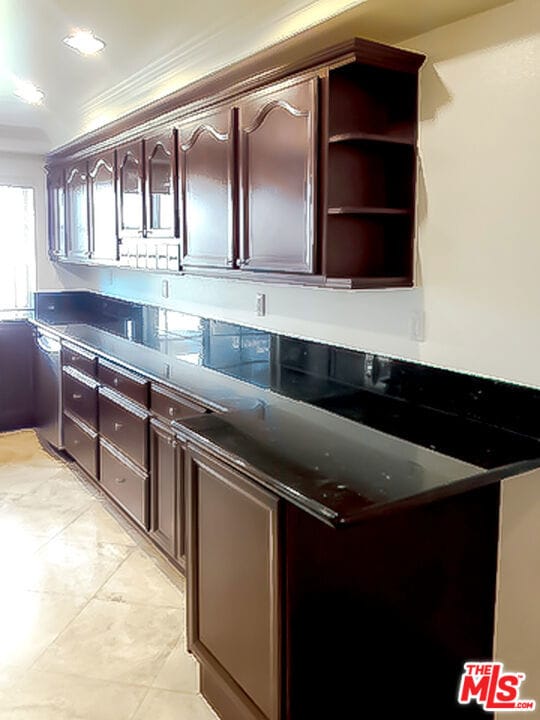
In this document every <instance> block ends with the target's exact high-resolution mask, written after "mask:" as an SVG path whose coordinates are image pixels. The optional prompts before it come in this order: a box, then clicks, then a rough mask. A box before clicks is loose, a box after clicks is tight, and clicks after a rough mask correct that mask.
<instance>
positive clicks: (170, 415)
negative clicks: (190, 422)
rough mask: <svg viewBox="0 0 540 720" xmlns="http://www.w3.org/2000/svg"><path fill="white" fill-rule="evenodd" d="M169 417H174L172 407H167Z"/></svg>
mask: <svg viewBox="0 0 540 720" xmlns="http://www.w3.org/2000/svg"><path fill="white" fill-rule="evenodd" d="M169 417H174V408H173V407H170V408H169Z"/></svg>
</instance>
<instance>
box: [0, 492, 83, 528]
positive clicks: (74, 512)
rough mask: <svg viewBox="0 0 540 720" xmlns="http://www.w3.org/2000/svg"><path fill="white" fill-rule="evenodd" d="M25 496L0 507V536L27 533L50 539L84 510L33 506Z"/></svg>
mask: <svg viewBox="0 0 540 720" xmlns="http://www.w3.org/2000/svg"><path fill="white" fill-rule="evenodd" d="M27 497H28V496H26V495H22V496H21V497H19V498H16V499H12V500H9V501H8V502H6V503H4V504H3V505H2V506H1V507H0V534H9V533H28V534H30V535H43V536H46V537H48V538H52V537H54V536H55V535H57V534H58V533H59V532H61V531H62V530H64V529H65V528H66V527H67V526H68V525H69V524H70V523H71V522H73V520H75V518H77V517H78V516H79V515H80V514H81V512H83V511H84V509H81V508H80V507H77V508H65V507H64V508H57V507H47V506H43V505H42V506H39V505H35V504H34V503H33V502H32V501H30V502H29V501H28V500H27Z"/></svg>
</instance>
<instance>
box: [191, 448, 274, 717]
mask: <svg viewBox="0 0 540 720" xmlns="http://www.w3.org/2000/svg"><path fill="white" fill-rule="evenodd" d="M186 466H187V474H186V480H187V482H186V486H187V497H186V500H187V531H188V542H187V548H188V553H187V588H188V647H189V649H190V650H191V651H192V652H193V654H194V655H195V656H196V657H197V658H198V660H199V661H200V662H201V666H202V669H201V689H202V692H203V694H204V695H205V697H206V698H207V699H208V701H209V702H210V704H211V705H213V706H214V708H216V710H217V711H218V714H219V715H220V717H221V720H279V718H280V717H281V707H280V705H281V704H280V691H281V688H280V674H281V642H280V636H281V629H280V625H281V613H280V600H279V598H280V570H279V568H280V553H281V548H280V541H279V534H278V516H279V512H280V503H279V501H278V498H277V497H276V496H274V495H273V494H271V493H269V492H267V491H266V490H264V489H262V488H261V487H260V486H257V485H256V484H255V483H253V482H252V481H251V480H249V479H248V478H247V477H245V476H244V475H242V474H240V473H238V472H236V471H235V470H233V469H232V468H230V467H229V466H227V465H225V464H223V463H221V462H220V461H218V460H216V459H214V458H213V457H211V456H210V455H207V454H206V453H205V452H203V451H201V450H199V449H195V448H194V447H192V446H191V445H190V446H189V448H188V451H187V463H186Z"/></svg>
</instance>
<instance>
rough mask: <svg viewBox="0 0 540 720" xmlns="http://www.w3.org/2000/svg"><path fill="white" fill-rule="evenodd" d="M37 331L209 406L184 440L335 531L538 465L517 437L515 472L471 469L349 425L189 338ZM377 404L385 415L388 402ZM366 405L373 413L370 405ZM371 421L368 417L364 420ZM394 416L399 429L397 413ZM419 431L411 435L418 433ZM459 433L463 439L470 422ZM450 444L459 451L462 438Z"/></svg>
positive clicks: (83, 327)
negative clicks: (235, 369) (209, 362)
mask: <svg viewBox="0 0 540 720" xmlns="http://www.w3.org/2000/svg"><path fill="white" fill-rule="evenodd" d="M32 322H33V323H34V324H35V325H36V326H37V327H39V328H41V329H44V330H48V331H52V332H55V333H57V334H58V335H60V336H61V337H62V338H64V339H67V340H72V341H73V342H76V343H77V344H80V345H82V346H83V347H85V348H87V349H88V350H91V351H94V352H96V353H97V354H99V355H101V356H103V357H105V358H107V359H110V360H113V361H117V362H119V363H121V364H122V365H124V366H126V367H127V368H129V369H131V370H134V371H136V372H139V373H142V374H144V375H146V376H148V377H149V378H150V379H152V380H155V381H159V382H160V383H162V384H166V385H169V386H171V387H173V388H176V389H179V390H182V391H184V392H185V393H188V394H189V395H191V396H192V397H193V398H194V399H196V400H197V399H198V400H200V401H203V402H205V403H206V404H207V405H209V406H211V407H213V408H214V410H215V413H213V414H209V415H205V416H200V417H196V418H192V419H189V420H186V421H185V422H183V423H182V424H178V425H177V429H178V432H179V433H181V434H183V435H185V436H186V437H187V438H188V440H189V441H191V442H194V443H196V444H197V445H199V446H202V447H203V448H204V447H206V448H208V449H211V450H212V451H213V452H214V453H216V454H218V455H220V456H221V457H223V458H224V459H226V460H228V461H229V462H231V463H233V464H234V465H235V466H236V467H237V468H239V469H242V470H244V471H245V472H247V473H248V474H250V475H251V476H253V477H254V478H255V479H256V480H257V481H258V482H260V483H262V484H263V485H265V486H266V487H268V488H270V489H272V490H273V491H274V492H276V493H277V494H278V495H280V496H281V497H283V498H285V499H287V500H289V501H290V502H293V503H295V504H296V505H298V506H300V507H302V508H304V509H305V510H306V511H308V512H310V513H312V514H313V515H315V516H316V517H318V518H319V519H321V520H323V521H325V522H327V523H329V524H331V525H333V526H336V527H344V526H347V525H349V524H351V523H354V522H359V521H361V520H363V519H365V518H367V517H368V516H370V515H373V513H379V512H387V511H389V510H395V509H397V508H398V507H401V506H403V505H407V504H410V503H424V502H431V501H433V500H435V499H437V498H440V497H444V496H446V495H448V494H453V493H458V492H464V491H467V490H469V489H472V488H474V487H477V486H479V485H481V484H485V483H489V482H497V481H499V480H500V479H501V478H503V477H506V476H508V475H513V474H518V473H519V472H525V471H526V470H528V469H530V468H533V467H537V466H540V459H534V458H531V457H530V455H531V449H530V448H528V449H527V450H528V454H527V453H524V452H522V451H521V450H520V446H519V438H518V439H516V438H513V436H514V434H513V433H510V434H508V433H506V436H508V437H506V442H507V444H508V445H509V446H512V442H513V441H514V442H515V443H516V445H515V448H513V450H512V452H510V451H508V453H509V456H510V458H511V460H512V462H511V464H509V465H505V466H504V467H496V468H493V466H489V465H487V464H486V465H479V464H476V463H471V462H465V461H463V460H462V459H459V458H458V457H455V456H454V455H450V454H445V453H441V452H438V451H436V450H433V449H430V448H429V447H425V446H423V445H422V444H418V443H415V442H411V441H410V440H408V439H403V438H402V437H399V436H396V435H395V434H393V433H392V432H391V431H390V432H382V431H380V430H378V429H375V428H373V427H370V426H369V425H368V424H367V423H365V422H363V421H362V418H361V417H356V418H347V417H343V416H342V415H339V414H336V413H335V412H331V411H329V410H330V408H329V409H325V408H323V407H317V406H314V405H312V404H308V403H307V402H302V401H299V400H296V399H291V398H290V397H285V396H283V395H281V394H279V393H276V392H273V391H272V390H270V389H268V388H264V387H260V386H259V385H255V384H253V382H248V381H244V380H241V379H238V378H237V377H232V376H231V375H230V374H225V373H223V372H221V371H218V370H213V369H211V368H209V367H204V366H201V365H200V362H199V355H197V354H196V353H193V352H191V353H190V352H189V349H190V348H189V338H188V339H187V340H184V344H183V346H182V347H183V351H182V352H181V351H180V349H179V348H180V345H179V344H176V345H174V346H173V348H174V349H173V350H172V351H171V348H170V347H169V348H166V347H164V346H160V347H159V348H151V347H147V346H145V345H143V344H141V343H139V342H134V341H133V340H129V339H126V338H123V337H120V336H119V335H117V334H114V333H111V332H108V331H106V330H103V329H99V328H97V327H94V326H92V325H89V324H86V323H67V324H50V323H44V322H42V321H40V320H35V319H34V320H32ZM351 395H352V394H349V395H347V396H341V403H342V404H345V406H346V405H347V403H349V404H350V402H351ZM356 395H357V394H356ZM339 398H340V396H339V395H337V394H335V393H332V392H330V391H329V392H328V393H327V396H326V400H325V402H326V403H327V404H330V405H331V404H335V403H337V402H340V400H339ZM369 398H370V400H369V402H370V403H371V404H372V405H373V404H376V405H377V407H378V408H379V409H378V410H377V411H378V412H381V409H380V403H375V399H374V398H373V395H369ZM380 402H382V404H383V406H384V402H385V398H381V399H380ZM321 404H324V403H321ZM366 406H368V408H369V404H368V403H367V402H366ZM355 408H356V413H357V415H358V416H359V415H360V412H361V408H362V402H359V401H358V397H356V402H355ZM403 411H404V412H411V408H407V407H406V405H404V408H403ZM373 412H374V410H373V409H371V410H370V411H369V412H368V411H366V414H367V416H368V418H369V415H370V413H371V414H373ZM389 415H390V416H391V418H392V417H393V418H394V419H393V422H394V423H396V422H397V419H396V416H395V413H394V414H393V415H392V413H390V412H389ZM401 416H402V417H403V414H402V415H401ZM399 417H400V416H399V415H398V416H397V418H398V419H399ZM410 417H411V418H413V417H414V416H413V415H411V416H410ZM389 427H390V428H391V427H392V422H390V423H389ZM418 427H420V426H418ZM418 427H417V428H416V430H415V428H414V427H413V428H412V429H411V432H414V431H416V432H419V430H418ZM456 427H457V426H456ZM462 427H463V429H464V432H465V431H466V429H467V422H464V424H463V426H462ZM492 432H494V433H495V436H494V437H491V438H490V437H489V428H487V429H485V433H486V436H485V442H486V443H487V444H488V445H489V444H493V443H495V442H500V432H501V431H500V429H497V428H492ZM469 442H470V438H469V437H463V443H465V444H466V443H469ZM454 443H459V437H457V438H454ZM538 455H539V457H540V451H539V453H538Z"/></svg>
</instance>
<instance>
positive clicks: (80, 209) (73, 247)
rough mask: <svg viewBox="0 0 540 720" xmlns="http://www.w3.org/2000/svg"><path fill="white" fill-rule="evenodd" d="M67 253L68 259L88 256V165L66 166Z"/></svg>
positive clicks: (85, 163) (84, 162)
mask: <svg viewBox="0 0 540 720" xmlns="http://www.w3.org/2000/svg"><path fill="white" fill-rule="evenodd" d="M66 206H67V252H66V255H67V257H68V258H70V259H74V260H77V259H85V258H86V259H87V258H88V257H89V255H90V233H89V219H88V163H87V162H86V160H84V161H81V162H79V163H77V164H76V165H72V166H68V168H67V174H66Z"/></svg>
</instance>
